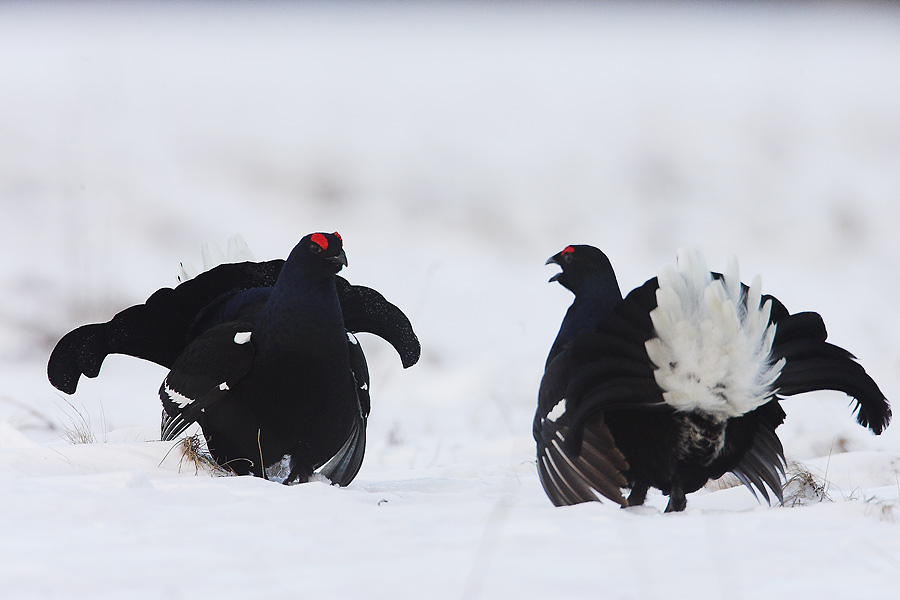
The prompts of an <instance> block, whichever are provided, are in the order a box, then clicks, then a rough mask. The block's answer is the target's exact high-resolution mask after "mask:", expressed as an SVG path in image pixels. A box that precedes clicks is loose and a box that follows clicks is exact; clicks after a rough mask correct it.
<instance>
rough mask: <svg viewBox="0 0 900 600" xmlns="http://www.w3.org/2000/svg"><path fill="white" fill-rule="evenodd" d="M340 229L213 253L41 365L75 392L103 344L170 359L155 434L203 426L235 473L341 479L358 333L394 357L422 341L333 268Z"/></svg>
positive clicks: (358, 382) (360, 408)
mask: <svg viewBox="0 0 900 600" xmlns="http://www.w3.org/2000/svg"><path fill="white" fill-rule="evenodd" d="M346 265H347V258H346V254H345V253H344V250H343V241H342V240H341V237H340V236H339V235H338V234H337V233H313V234H310V235H307V236H305V237H304V238H303V239H302V240H300V242H299V243H298V244H297V245H296V246H295V247H294V249H293V250H292V251H291V254H290V256H289V257H288V259H287V260H286V261H284V260H273V261H268V262H241V263H231V264H222V265H219V266H217V267H215V268H212V269H210V270H209V271H206V272H204V273H201V274H200V275H199V276H197V277H196V278H193V279H190V280H188V281H184V282H183V283H181V284H179V285H178V286H177V287H175V288H162V289H160V290H158V291H157V292H155V293H154V294H153V295H151V296H150V298H149V299H148V300H147V301H146V302H145V303H144V304H140V305H137V306H132V307H130V308H127V309H125V310H123V311H122V312H120V313H118V314H117V315H115V316H114V317H113V318H112V319H111V320H110V321H108V322H106V323H95V324H91V325H85V326H82V327H79V328H78V329H75V330H73V331H71V332H69V333H68V334H66V335H65V336H64V337H63V338H62V339H61V340H60V341H59V343H58V344H57V345H56V348H55V349H54V350H53V353H52V354H51V356H50V361H49V364H48V367H47V373H48V376H49V378H50V382H51V383H52V384H53V385H54V386H56V387H57V388H58V389H59V390H61V391H63V392H65V393H67V394H72V393H74V392H75V389H76V386H77V384H78V380H79V378H80V376H81V375H82V374H84V375H87V376H88V377H96V376H97V375H98V374H99V372H100V367H101V365H102V363H103V360H104V359H105V358H106V356H107V355H109V354H112V353H118V354H126V355H130V356H135V357H138V358H142V359H146V360H150V361H153V362H155V363H157V364H160V365H162V366H164V367H166V368H168V369H170V371H169V374H168V375H167V376H166V378H165V380H164V381H163V383H162V386H161V387H160V391H159V395H160V398H161V400H162V404H163V420H162V436H161V437H162V439H164V440H169V439H174V438H175V437H176V436H178V435H179V434H181V433H182V432H183V431H184V430H185V429H186V428H187V427H188V426H190V425H191V424H192V423H195V422H196V423H199V425H200V427H201V429H202V431H203V434H204V437H205V438H206V441H207V446H208V448H209V452H210V454H211V455H212V457H213V458H214V459H215V460H216V462H217V463H218V464H219V465H221V466H223V467H226V468H228V469H231V470H232V471H234V472H235V473H238V474H253V475H256V476H263V477H265V476H271V477H272V478H276V479H281V480H283V481H284V483H295V482H304V481H307V480H308V479H309V478H310V477H311V476H312V474H313V473H314V472H318V473H320V474H321V475H323V476H325V477H327V478H328V479H329V480H331V481H332V482H334V483H337V484H340V485H347V484H348V483H350V481H351V480H352V479H353V478H354V477H355V476H356V474H357V472H358V471H359V468H360V466H361V464H362V459H363V455H364V452H365V441H366V438H365V432H366V420H367V417H368V414H369V408H370V402H369V374H368V369H367V365H366V359H365V355H364V354H363V351H362V347H361V346H360V344H359V341H358V340H357V338H356V337H355V336H354V335H353V334H354V333H358V332H368V333H374V334H376V335H378V336H380V337H382V338H384V339H385V340H387V341H388V342H389V343H390V344H391V345H392V346H393V347H394V348H395V349H396V350H397V352H398V354H399V355H400V358H401V361H402V363H403V366H404V367H410V366H412V365H413V364H415V363H416V362H417V361H418V358H419V354H420V347H419V342H418V339H417V338H416V335H415V333H414V332H413V329H412V326H411V325H410V322H409V320H408V319H407V318H406V316H405V315H404V314H403V312H402V311H401V310H400V309H399V308H397V307H396V306H394V305H393V304H391V303H390V302H388V301H387V300H385V299H384V297H383V296H382V295H381V294H379V293H378V292H376V291H375V290H372V289H370V288H367V287H363V286H356V285H351V284H350V283H348V282H347V281H346V280H345V279H343V278H341V277H339V276H337V273H338V272H339V271H340V270H341V269H342V268H343V267H344V266H346Z"/></svg>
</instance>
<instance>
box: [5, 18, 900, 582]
mask: <svg viewBox="0 0 900 600" xmlns="http://www.w3.org/2000/svg"><path fill="white" fill-rule="evenodd" d="M898 107H900V10H898V8H897V5H896V4H893V5H892V4H888V3H885V4H865V3H851V4H847V5H844V4H841V3H835V2H827V3H821V4H811V5H804V6H803V7H801V6H799V5H794V6H790V7H788V8H776V7H775V6H774V5H772V4H768V3H767V4H765V5H762V6H756V5H754V6H737V5H730V4H729V5H728V6H725V7H718V8H710V7H707V8H700V7H696V6H695V7H693V8H682V9H674V8H671V7H667V6H660V5H656V4H652V3H651V4H642V5H638V6H634V5H604V6H603V7H602V8H601V7H594V6H591V5H586V4H567V5H564V6H552V7H551V6H550V5H540V4H525V5H519V4H503V5H490V6H484V7H479V8H476V7H475V6H474V5H469V6H466V7H465V8H462V7H460V6H457V5H435V6H432V7H430V8H425V7H422V6H420V5H409V6H407V5H403V6H401V5H397V4H391V5H389V6H387V7H376V6H372V5H369V6H359V5H324V4H312V5H304V6H303V7H294V6H287V5H281V4H267V5H266V6H265V8H264V9H260V8H257V9H250V8H249V7H248V6H247V5H242V4H228V5H225V6H224V7H222V6H213V5H188V6H187V7H181V8H171V7H170V8H165V7H161V6H151V7H147V6H146V5H145V6H138V5H137V4H132V3H121V4H118V5H114V6H107V7H100V6H94V5H75V6H72V5H62V4H59V5H57V4H43V3H40V4H29V5H26V4H16V3H3V4H0V249H2V259H0V290H2V293H0V596H2V597H4V598H189V597H196V596H197V595H199V594H204V595H208V596H210V597H216V598H247V597H254V598H295V597H308V598H344V597H346V598H349V597H355V598H358V597H365V598H422V597H428V598H439V599H443V598H498V597H503V598H538V597H542V598H543V597H548V596H550V597H573V598H581V597H591V598H622V599H625V598H662V597H665V598H673V597H674V598H682V597H684V598H721V597H724V596H725V595H727V596H728V597H729V598H735V599H740V598H755V597H794V598H799V597H852V596H856V595H863V594H864V595H865V596H866V597H867V598H873V599H874V598H894V597H895V594H896V593H897V592H896V590H897V583H896V582H897V580H898V575H900V529H898V523H900V500H898V494H900V475H898V473H900V433H898V428H897V427H896V426H895V427H894V428H891V429H889V430H888V431H887V433H885V434H884V435H883V436H881V437H880V438H879V437H875V436H872V435H870V434H869V433H868V432H867V431H865V430H863V429H862V428H860V427H858V426H857V425H856V424H855V422H854V420H853V419H852V417H851V415H850V409H849V408H848V401H847V399H846V398H845V397H843V396H841V395H839V394H827V393H821V394H814V395H809V396H807V397H803V398H795V399H791V400H789V401H788V402H786V403H785V408H786V409H787V411H788V422H787V423H786V424H785V425H784V426H783V427H782V428H780V429H779V434H780V436H781V438H782V440H783V442H784V445H785V448H786V452H787V455H788V458H789V460H792V461H801V462H802V464H803V465H804V466H805V468H807V469H809V470H810V472H812V473H813V474H815V475H816V476H817V477H818V479H817V481H818V485H824V486H825V489H824V492H825V493H826V494H827V497H828V499H826V500H825V501H822V502H811V503H810V502H806V503H805V504H806V505H805V506H799V507H793V508H788V507H772V508H769V507H768V506H766V505H761V506H760V505H759V504H757V503H756V501H755V500H754V499H753V497H752V495H751V494H750V492H749V491H747V490H746V489H744V488H728V489H724V490H720V491H712V490H702V491H700V492H698V493H696V494H693V495H691V496H689V498H688V511H687V512H686V513H684V514H679V515H665V516H664V515H662V514H661V513H660V511H661V509H662V508H663V507H664V506H665V498H663V497H661V496H660V495H659V494H658V493H657V494H656V495H651V496H650V498H649V501H648V506H647V507H645V508H639V509H629V510H625V511H623V510H619V509H618V508H616V507H613V506H611V505H609V504H599V503H597V504H593V505H589V506H584V505H582V506H577V507H571V508H565V509H556V508H554V507H553V506H552V505H551V504H550V502H549V501H548V500H547V498H546V496H545V495H544V494H543V491H542V490H541V487H540V484H539V482H538V480H537V476H536V471H535V467H534V460H533V454H534V445H533V441H532V439H531V418H532V414H533V410H534V405H535V397H536V391H537V386H538V383H539V381H540V376H541V373H542V367H543V361H544V359H545V357H546V353H547V351H548V350H549V347H550V343H551V342H552V340H553V337H554V335H555V333H556V331H557V329H558V327H559V323H560V321H561V319H562V316H563V314H564V312H565V310H566V308H567V307H568V305H569V303H570V301H571V296H570V295H569V294H568V292H566V291H565V290H564V289H562V288H561V287H560V286H558V285H548V284H547V283H546V280H547V279H548V278H549V277H550V276H551V275H553V274H554V272H555V270H554V269H552V268H550V267H544V266H543V263H544V260H546V258H547V257H549V256H550V255H552V254H554V253H556V252H557V251H559V250H560V249H561V248H562V247H563V246H565V245H567V244H570V243H590V244H593V245H596V246H599V247H601V248H602V249H603V250H605V251H606V252H607V254H608V255H609V256H610V258H611V260H612V262H613V264H614V265H615V266H616V269H617V272H618V275H619V281H620V284H621V286H622V288H623V290H626V291H627V290H630V289H631V288H633V287H635V286H637V285H639V284H641V283H643V282H644V281H645V280H646V279H648V278H649V277H651V276H653V275H654V274H655V273H656V271H657V269H658V268H659V266H660V265H662V264H665V263H669V262H672V261H673V260H674V255H675V251H676V250H677V249H678V247H680V246H683V245H694V246H699V247H700V248H702V249H703V251H704V252H705V254H706V256H707V259H708V261H709V264H710V267H712V268H720V269H721V268H723V267H724V265H725V262H726V260H727V258H728V256H730V255H732V254H735V255H737V256H738V257H739V258H740V260H741V267H742V273H743V275H744V278H745V279H749V278H751V277H752V276H753V275H754V274H756V273H761V274H762V275H763V289H764V291H766V292H768V293H772V294H774V295H776V296H778V297H779V298H780V299H781V300H782V301H783V302H784V303H785V304H786V305H787V306H788V307H789V308H790V309H791V310H793V311H800V310H817V311H819V312H820V313H821V314H822V315H823V316H824V318H825V321H826V323H827V324H828V326H829V332H830V335H831V339H832V341H834V342H835V343H837V344H839V345H842V346H844V347H847V348H848V349H850V350H851V351H853V352H854V353H855V354H856V355H857V356H858V357H859V359H860V360H861V362H862V363H863V364H864V365H865V366H866V368H867V370H868V371H869V373H870V374H871V375H872V376H873V377H874V378H875V379H876V380H877V381H878V382H879V384H880V385H881V387H882V389H883V390H884V392H885V394H886V395H887V396H888V397H889V398H892V399H895V400H896V399H897V398H898V397H900V393H898V392H900V347H898V344H897V340H898V339H900V317H898V309H897V300H896V299H897V298H898V296H900V241H898V236H897V228H898V226H900V109H898ZM316 230H324V231H333V230H338V231H340V232H341V234H342V235H343V237H344V240H345V248H346V250H347V255H348V257H349V260H350V266H349V268H347V269H346V270H345V271H344V273H343V274H344V275H345V276H346V277H347V278H348V279H350V281H352V282H354V283H359V284H363V285H368V286H371V287H374V288H376V289H378V290H379V291H381V292H382V293H383V294H384V295H385V296H386V297H387V298H388V299H390V300H391V301H393V302H394V303H396V304H397V305H398V306H400V307H401V308H403V309H404V310H405V312H406V313H407V314H408V315H409V316H410V318H411V319H412V322H413V324H414V326H415V328H416V331H417V333H418V334H419V337H420V339H421V342H422V346H423V355H422V360H421V361H420V363H419V364H418V365H417V366H415V367H414V368H412V369H410V370H408V371H403V370H402V369H401V368H400V364H399V360H398V359H397V357H396V355H395V354H393V351H392V349H391V348H390V347H389V346H388V345H387V344H385V343H384V342H382V341H381V340H379V339H377V338H374V337H372V336H362V339H363V345H364V347H365V349H366V352H367V355H368V357H369V363H370V370H371V373H372V380H373V381H372V384H373V410H372V416H371V419H370V427H369V436H368V437H369V449H368V453H367V459H366V462H365V464H364V465H363V469H362V471H361V472H360V475H359V477H358V478H357V479H356V480H355V481H354V482H353V484H352V485H351V486H350V487H348V488H346V489H338V488H332V487H329V486H327V485H325V484H322V483H312V484H308V485H304V486H297V487H292V488H284V487H281V486H278V485H274V484H271V483H269V482H266V481H262V480H258V479H251V478H222V477H212V476H209V475H208V474H206V473H204V472H202V471H201V472H200V473H199V474H196V473H195V468H194V467H193V466H191V465H189V464H187V463H185V462H184V461H182V460H181V459H180V457H179V456H178V452H177V450H174V451H173V448H172V444H168V443H161V442H158V441H156V442H154V441H153V440H154V438H158V435H159V431H158V422H159V412H160V408H159V402H158V399H157V396H156V390H157V388H158V386H159V383H160V381H161V380H162V378H163V377H164V375H165V372H164V370H163V369H161V368H160V367H158V366H156V365H152V364H148V363H141V362H140V361H137V360H134V359H127V358H122V357H111V358H110V359H108V360H107V362H106V363H105V365H104V369H103V372H102V374H101V377H100V378H98V379H97V380H90V381H88V380H82V382H81V385H80V387H79V390H78V392H77V393H76V394H75V395H74V396H72V397H71V398H66V397H64V396H63V395H62V394H60V393H58V392H57V391H56V390H54V389H53V388H52V387H51V386H50V384H49V383H48V382H47V380H46V376H45V374H44V369H45V365H46V358H47V356H48V355H49V352H50V350H51V349H52V347H53V344H54V343H55V342H56V341H57V340H58V339H59V337H61V336H62V335H63V334H64V333H65V332H67V331H69V330H70V329H72V328H74V327H76V326H78V325H81V324H84V323H88V322H94V321H105V320H107V319H109V318H110V317H111V316H112V315H113V314H114V313H115V312H117V311H119V310H121V309H122V308H125V307H126V306H129V305H132V304H135V303H140V302H142V301H143V300H144V299H146V297H147V296H149V294H150V293H152V292H153V291H155V290H156V289H157V288H159V287H163V286H171V285H174V284H175V275H176V273H177V267H178V263H179V261H182V260H188V261H191V262H193V263H194V264H199V248H200V244H201V243H202V242H204V241H207V240H212V241H216V242H218V243H219V244H223V245H224V243H225V241H226V239H227V238H228V236H229V235H231V234H233V233H236V232H239V233H241V234H243V236H244V237H245V238H246V240H247V241H248V243H249V244H250V246H251V248H252V249H253V251H254V252H255V254H256V256H257V257H258V258H259V259H269V258H277V257H282V258H283V257H285V256H286V255H287V254H288V252H289V251H290V249H291V248H292V247H293V245H294V244H295V243H296V242H297V241H298V240H299V238H300V237H301V236H303V235H304V234H306V233H308V232H310V231H316ZM73 429H80V430H89V431H90V432H92V434H93V438H94V439H93V442H94V443H90V444H76V445H73V444H69V443H68V442H67V441H66V439H65V438H66V436H67V431H69V432H71V431H72V430H73Z"/></svg>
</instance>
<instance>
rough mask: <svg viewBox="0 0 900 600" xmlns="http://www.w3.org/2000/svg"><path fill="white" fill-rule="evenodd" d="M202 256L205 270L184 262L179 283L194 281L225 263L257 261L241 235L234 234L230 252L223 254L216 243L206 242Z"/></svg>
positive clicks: (181, 265) (201, 248)
mask: <svg viewBox="0 0 900 600" xmlns="http://www.w3.org/2000/svg"><path fill="white" fill-rule="evenodd" d="M200 256H201V258H202V260H203V269H199V270H198V269H196V268H195V267H194V265H192V264H191V263H189V262H187V261H184V262H182V263H180V264H179V267H180V269H179V275H178V282H179V283H181V282H183V281H187V280H188V279H193V278H194V277H196V276H197V275H199V274H200V273H202V272H204V271H209V270H210V269H212V268H213V267H217V266H219V265H222V264H225V263H236V262H245V261H255V260H256V258H254V256H253V252H251V251H250V247H249V246H248V245H247V242H246V241H244V238H243V237H241V236H240V235H239V234H234V235H233V236H231V237H230V238H228V252H227V254H226V253H225V252H222V248H220V247H219V245H218V244H217V243H215V242H204V243H203V244H202V245H201V246H200Z"/></svg>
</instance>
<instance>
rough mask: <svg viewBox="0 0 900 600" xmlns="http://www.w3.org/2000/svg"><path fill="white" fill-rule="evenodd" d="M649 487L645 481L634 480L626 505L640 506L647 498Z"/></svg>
mask: <svg viewBox="0 0 900 600" xmlns="http://www.w3.org/2000/svg"><path fill="white" fill-rule="evenodd" d="M649 488H650V486H648V485H647V484H646V483H641V482H635V484H634V485H633V486H632V487H631V493H630V494H628V506H641V505H642V504H643V503H644V500H646V499H647V490H648V489H649Z"/></svg>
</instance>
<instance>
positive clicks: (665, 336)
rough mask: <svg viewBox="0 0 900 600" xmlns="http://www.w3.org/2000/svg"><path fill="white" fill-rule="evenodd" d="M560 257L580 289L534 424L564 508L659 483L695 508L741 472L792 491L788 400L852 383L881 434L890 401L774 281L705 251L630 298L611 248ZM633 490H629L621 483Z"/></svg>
mask: <svg viewBox="0 0 900 600" xmlns="http://www.w3.org/2000/svg"><path fill="white" fill-rule="evenodd" d="M547 264H555V265H558V266H559V267H560V268H561V269H562V271H561V272H560V273H558V274H556V275H554V276H553V277H552V278H551V279H550V281H557V282H559V283H560V284H561V285H562V286H564V287H565V288H566V289H568V290H569V291H570V292H572V293H573V294H574V295H575V300H574V301H573V302H572V305H571V306H570V307H569V310H568V312H567V313H566V316H565V318H564V319H563V322H562V325H561V326H560V329H559V334H558V335H557V337H556V340H555V341H554V343H553V346H552V348H551V350H550V355H549V356H548V357H547V362H546V364H545V368H544V376H543V378H542V379H541V386H540V390H539V392H538V408H537V411H536V413H535V417H534V424H533V434H534V438H535V442H536V443H537V466H538V474H539V476H540V479H541V484H542V485H543V487H544V491H545V492H546V493H547V496H548V497H549V498H550V500H551V501H552V502H553V503H554V504H556V505H557V506H563V505H570V504H577V503H580V502H590V501H596V500H599V499H600V498H601V497H605V498H608V499H610V500H612V501H614V502H616V503H618V504H620V505H621V506H637V505H641V504H643V503H644V500H645V499H646V496H647V492H648V490H649V489H650V488H657V489H659V490H660V491H661V492H662V493H663V494H664V495H666V496H668V497H669V502H668V505H667V506H666V512H677V511H681V510H684V509H685V507H686V505H687V499H686V494H689V493H691V492H694V491H696V490H698V489H700V488H701V487H702V486H704V485H705V484H706V482H707V481H708V480H710V479H717V478H719V477H721V476H722V475H723V474H725V473H726V472H731V473H733V474H734V475H735V476H736V477H737V478H738V479H739V480H740V481H741V482H742V483H743V484H744V485H746V486H747V487H748V488H749V489H750V491H751V492H753V494H754V495H756V494H757V493H759V494H761V495H762V497H763V498H764V499H765V500H766V501H769V491H767V488H768V490H771V492H772V493H774V494H775V496H776V497H777V498H778V500H782V481H783V478H784V468H785V459H784V451H783V448H782V445H781V441H780V440H779V439H778V435H777V434H776V433H775V430H776V429H777V428H778V426H779V425H781V423H782V422H783V421H784V418H785V413H784V411H783V410H782V408H781V405H780V402H781V401H782V399H783V398H784V397H786V396H793V395H796V394H802V393H805V392H811V391H815V390H836V391H840V392H844V393H846V394H847V395H848V396H850V397H852V398H853V399H854V400H855V403H856V409H855V410H856V420H857V422H858V423H859V424H860V425H862V426H863V427H868V428H869V429H870V430H871V431H872V432H873V433H875V434H880V433H881V432H882V431H883V430H884V428H885V427H887V426H888V424H889V423H890V420H891V409H890V404H889V402H888V401H887V399H886V398H885V396H884V394H883V393H882V392H881V390H880V389H879V388H878V385H877V384H876V383H875V381H874V380H873V379H872V378H871V377H870V376H869V375H868V374H867V373H866V371H865V369H863V367H862V365H861V364H859V362H857V361H856V359H855V357H854V356H853V355H852V354H850V352H848V351H847V350H844V349H843V348H840V347H838V346H835V345H833V344H831V343H829V342H827V341H826V339H827V337H828V334H827V332H826V330H825V323H824V322H823V320H822V317H821V316H820V315H819V314H817V313H814V312H800V313H793V314H792V313H789V312H788V310H787V308H785V306H784V305H783V304H782V303H781V302H779V301H778V299H776V298H775V297H773V296H769V295H763V294H762V292H761V285H762V284H761V280H760V279H759V278H758V277H757V278H756V279H754V280H753V282H752V283H751V285H749V286H747V285H744V284H742V283H741V281H740V279H739V277H738V268H737V262H736V261H734V262H732V263H731V264H730V265H729V268H728V269H726V271H725V273H724V274H720V273H713V272H711V271H709V270H708V269H707V267H706V263H705V262H704V261H703V259H702V257H701V256H700V254H699V252H697V251H694V250H690V249H687V250H683V251H680V252H679V253H678V261H677V267H668V268H665V269H663V270H662V271H661V272H660V274H659V275H658V276H657V277H654V278H652V279H649V280H648V281H647V282H646V283H644V284H643V285H642V286H640V287H638V288H636V289H634V290H632V291H631V292H630V293H629V294H628V295H626V296H625V297H624V298H623V297H622V294H621V292H620V291H619V284H618V282H617V281H616V274H615V271H614V270H613V268H612V265H611V264H610V262H609V259H608V258H607V257H606V255H605V254H604V253H603V252H602V251H601V250H599V249H598V248H595V247H593V246H588V245H579V246H567V247H566V248H564V249H563V250H562V251H561V252H559V253H557V254H555V255H554V256H553V257H551V258H550V260H548V261H547ZM626 488H627V489H630V493H629V495H628V497H627V498H626V497H625V496H624V495H623V493H622V490H623V489H626Z"/></svg>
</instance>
